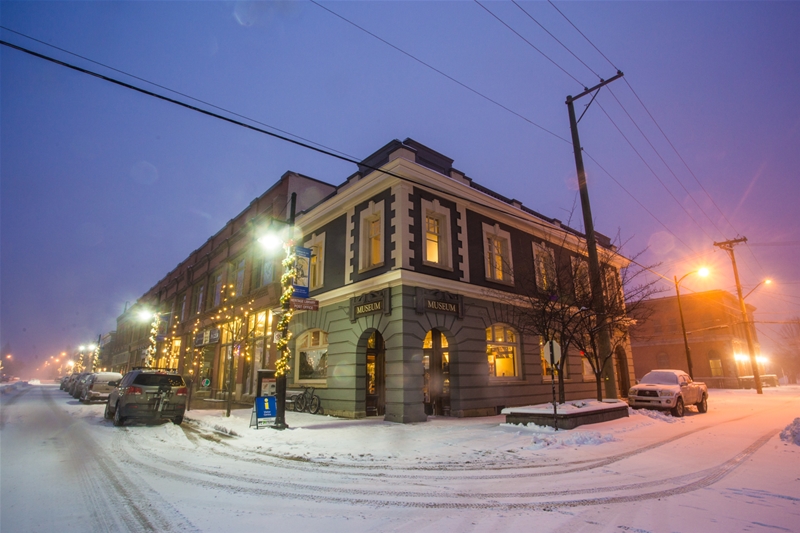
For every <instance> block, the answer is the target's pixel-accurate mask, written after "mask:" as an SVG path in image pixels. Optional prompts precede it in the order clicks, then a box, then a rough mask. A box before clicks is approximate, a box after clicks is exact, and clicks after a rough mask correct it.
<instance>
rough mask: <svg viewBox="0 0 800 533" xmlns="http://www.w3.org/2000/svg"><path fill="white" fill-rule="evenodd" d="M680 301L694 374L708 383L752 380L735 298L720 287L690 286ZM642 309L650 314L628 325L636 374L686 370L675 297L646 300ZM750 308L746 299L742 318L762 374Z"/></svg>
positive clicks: (739, 383)
mask: <svg viewBox="0 0 800 533" xmlns="http://www.w3.org/2000/svg"><path fill="white" fill-rule="evenodd" d="M681 305H682V307H683V317H684V322H685V324H686V333H687V339H688V341H689V350H690V355H691V358H692V370H693V374H694V379H696V380H698V381H705V382H706V384H708V386H709V387H714V388H739V387H742V386H752V376H753V371H752V369H751V366H750V356H749V352H748V348H747V338H746V336H745V329H744V328H745V326H744V324H742V314H741V311H740V308H739V300H738V298H737V297H736V296H734V295H733V294H731V293H729V292H726V291H722V290H714V291H706V292H696V293H688V294H681ZM642 309H643V312H644V313H652V314H650V316H649V318H648V319H647V320H646V321H644V322H643V324H642V325H641V326H638V325H637V326H634V327H632V328H631V349H632V350H633V361H634V366H635V369H636V378H637V379H640V378H641V377H642V376H644V375H645V374H646V373H648V372H649V371H651V370H653V369H654V368H675V369H680V370H684V371H687V372H688V370H689V367H688V364H687V360H686V349H685V346H684V342H683V334H682V331H681V320H680V315H679V312H678V300H677V297H676V296H669V297H664V298H654V299H651V300H648V301H646V302H644V303H643V304H642ZM754 311H755V307H753V306H752V305H747V319H748V322H749V327H750V328H751V329H750V331H751V333H752V335H753V341H754V345H755V352H756V355H757V356H758V361H759V372H760V373H761V375H762V376H763V375H764V374H765V373H766V372H765V370H766V369H765V365H764V359H763V358H762V357H761V346H760V345H759V343H758V335H757V334H756V330H755V327H754V326H753V322H752V321H753V312H754Z"/></svg>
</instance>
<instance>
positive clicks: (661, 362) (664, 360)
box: [656, 352, 671, 368]
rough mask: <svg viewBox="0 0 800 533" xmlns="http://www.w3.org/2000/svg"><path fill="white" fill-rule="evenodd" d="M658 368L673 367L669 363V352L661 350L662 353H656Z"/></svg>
mask: <svg viewBox="0 0 800 533" xmlns="http://www.w3.org/2000/svg"><path fill="white" fill-rule="evenodd" d="M656 368H671V365H670V364H669V354H668V353H666V352H661V353H660V354H658V355H656Z"/></svg>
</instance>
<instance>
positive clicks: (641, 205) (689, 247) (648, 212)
mask: <svg viewBox="0 0 800 533" xmlns="http://www.w3.org/2000/svg"><path fill="white" fill-rule="evenodd" d="M583 153H584V154H586V157H588V158H589V159H590V160H591V161H592V162H593V163H594V164H595V165H597V167H598V168H599V169H600V170H602V171H603V172H605V173H606V175H607V176H608V177H609V178H611V179H612V180H613V181H614V183H616V184H617V186H619V188H620V189H622V190H623V191H625V192H626V193H627V194H628V196H630V197H631V198H632V199H633V201H634V202H636V203H637V204H639V207H641V208H642V209H644V210H645V212H646V213H647V214H648V215H650V216H651V217H653V220H655V221H656V222H658V223H659V224H661V226H662V227H663V228H664V229H665V230H667V233H669V234H670V235H672V236H673V237H675V239H677V240H678V242H680V243H681V244H683V245H684V246H685V247H686V248H687V249H688V250H689V251H690V252H692V253H693V254H695V255H699V254H698V253H697V252H695V251H694V249H692V247H691V246H689V245H688V244H686V243H685V242H683V240H682V239H681V238H680V237H678V236H677V235H675V233H673V231H672V230H671V229H669V228H668V227H667V225H666V224H664V223H663V222H661V220H660V219H659V218H658V217H657V216H655V215H654V214H653V213H652V212H651V211H650V210H649V209H647V207H645V206H644V204H643V203H642V202H640V201H639V200H638V199H637V198H636V197H635V196H634V195H633V194H632V193H631V192H630V191H629V190H628V189H626V188H625V187H624V186H623V185H622V184H621V183H620V182H619V181H618V180H617V178H615V177H614V176H613V175H612V174H611V173H610V172H609V171H608V170H606V169H605V168H604V167H603V166H602V165H601V164H600V163H598V162H597V160H596V159H595V158H594V157H592V155H591V154H589V153H588V152H587V151H586V150H583Z"/></svg>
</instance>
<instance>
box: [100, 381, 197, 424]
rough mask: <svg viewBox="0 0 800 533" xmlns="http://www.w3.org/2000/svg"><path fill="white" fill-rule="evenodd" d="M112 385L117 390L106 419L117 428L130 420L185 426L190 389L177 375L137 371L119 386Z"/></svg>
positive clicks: (110, 395) (110, 398) (118, 383)
mask: <svg viewBox="0 0 800 533" xmlns="http://www.w3.org/2000/svg"><path fill="white" fill-rule="evenodd" d="M109 385H111V386H114V387H115V388H114V390H112V391H111V393H110V394H109V396H108V403H107V404H106V410H105V414H104V416H105V418H106V419H113V420H114V425H115V426H121V425H123V424H124V423H125V421H127V420H161V419H169V420H172V422H173V423H175V424H180V423H182V422H183V413H184V412H185V411H186V395H187V394H188V392H189V389H188V388H187V387H186V382H184V381H183V378H182V377H181V376H180V375H179V374H176V373H174V371H172V372H170V371H167V370H165V369H145V368H135V369H133V370H131V371H130V372H128V373H127V374H125V376H123V378H122V380H120V381H119V382H111V383H109Z"/></svg>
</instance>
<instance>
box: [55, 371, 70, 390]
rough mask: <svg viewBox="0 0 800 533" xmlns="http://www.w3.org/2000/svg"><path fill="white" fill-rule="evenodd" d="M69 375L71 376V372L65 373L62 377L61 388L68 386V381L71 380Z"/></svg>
mask: <svg viewBox="0 0 800 533" xmlns="http://www.w3.org/2000/svg"><path fill="white" fill-rule="evenodd" d="M69 377H70V374H67V375H65V376H64V377H62V378H61V380H60V381H61V385H60V386H59V387H58V388H59V389H60V390H64V387H65V386H66V384H67V381H69Z"/></svg>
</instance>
